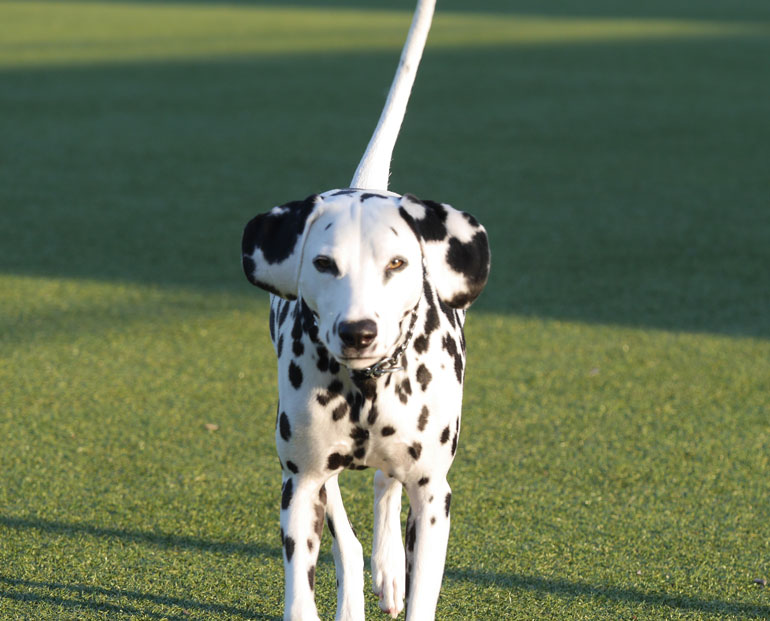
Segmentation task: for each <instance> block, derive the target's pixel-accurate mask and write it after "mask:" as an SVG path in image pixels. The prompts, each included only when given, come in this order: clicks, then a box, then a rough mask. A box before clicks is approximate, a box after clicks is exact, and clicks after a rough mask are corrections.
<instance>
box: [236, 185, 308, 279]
mask: <svg viewBox="0 0 770 621" xmlns="http://www.w3.org/2000/svg"><path fill="white" fill-rule="evenodd" d="M317 198H318V197H317V195H316V194H313V195H311V196H308V197H307V198H306V199H305V200H303V201H292V202H290V203H286V204H285V205H281V208H280V213H273V212H272V211H269V212H267V213H263V214H260V215H258V216H257V217H256V218H252V220H250V221H249V223H248V224H247V225H246V228H245V229H244V231H243V240H242V241H241V249H242V250H243V254H244V255H249V256H251V255H252V254H253V253H254V249H255V248H259V249H260V250H261V251H262V254H263V255H264V257H265V261H267V262H268V263H270V264H273V263H280V262H281V261H285V260H286V259H288V258H289V256H291V253H292V252H294V246H296V245H297V240H298V239H299V238H300V236H301V235H302V231H303V230H304V228H305V222H306V221H307V218H308V216H309V215H310V213H311V212H312V211H313V209H314V208H315V203H316V199H317ZM247 275H248V274H247Z"/></svg>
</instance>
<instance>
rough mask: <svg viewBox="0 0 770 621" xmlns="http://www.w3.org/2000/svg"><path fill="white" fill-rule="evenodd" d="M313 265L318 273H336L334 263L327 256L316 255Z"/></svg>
mask: <svg viewBox="0 0 770 621" xmlns="http://www.w3.org/2000/svg"><path fill="white" fill-rule="evenodd" d="M313 265H314V266H315V268H316V269H317V270H318V271H319V272H336V271H337V266H336V265H335V264H334V261H333V260H332V259H330V258H329V257H327V256H324V255H322V254H321V255H318V256H317V257H316V258H315V259H313Z"/></svg>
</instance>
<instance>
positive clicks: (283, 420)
mask: <svg viewBox="0 0 770 621" xmlns="http://www.w3.org/2000/svg"><path fill="white" fill-rule="evenodd" d="M279 426H280V432H281V437H282V438H283V439H284V440H286V441H287V442H288V441H289V438H291V425H290V424H289V417H288V416H286V412H281V417H280V419H279Z"/></svg>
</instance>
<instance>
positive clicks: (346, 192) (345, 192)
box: [332, 189, 358, 196]
mask: <svg viewBox="0 0 770 621" xmlns="http://www.w3.org/2000/svg"><path fill="white" fill-rule="evenodd" d="M356 193H358V190H354V189H350V190H337V191H336V192H335V193H334V194H332V196H343V195H346V194H356Z"/></svg>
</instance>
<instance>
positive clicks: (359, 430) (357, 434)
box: [350, 427, 369, 446]
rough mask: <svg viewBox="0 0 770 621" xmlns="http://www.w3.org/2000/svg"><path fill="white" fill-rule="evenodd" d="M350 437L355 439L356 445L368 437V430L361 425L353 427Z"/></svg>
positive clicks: (362, 442)
mask: <svg viewBox="0 0 770 621" xmlns="http://www.w3.org/2000/svg"><path fill="white" fill-rule="evenodd" d="M350 437H351V438H353V440H355V443H356V445H357V446H360V445H361V444H364V443H365V442H366V441H367V440H368V439H369V432H368V431H367V430H366V429H364V428H363V427H353V431H351V432H350Z"/></svg>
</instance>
